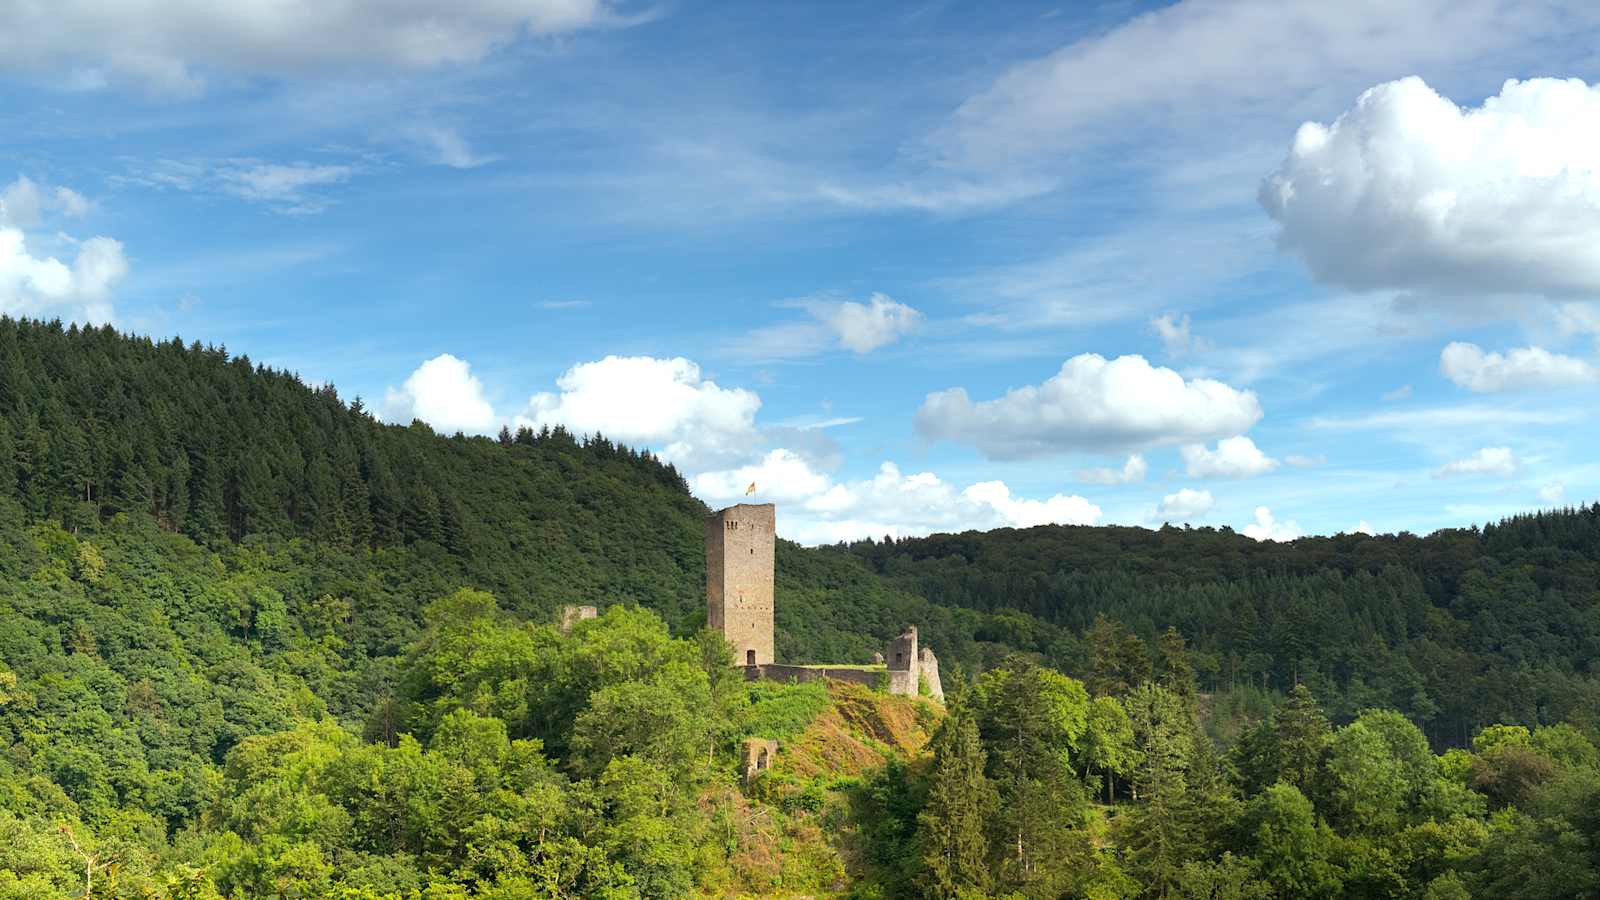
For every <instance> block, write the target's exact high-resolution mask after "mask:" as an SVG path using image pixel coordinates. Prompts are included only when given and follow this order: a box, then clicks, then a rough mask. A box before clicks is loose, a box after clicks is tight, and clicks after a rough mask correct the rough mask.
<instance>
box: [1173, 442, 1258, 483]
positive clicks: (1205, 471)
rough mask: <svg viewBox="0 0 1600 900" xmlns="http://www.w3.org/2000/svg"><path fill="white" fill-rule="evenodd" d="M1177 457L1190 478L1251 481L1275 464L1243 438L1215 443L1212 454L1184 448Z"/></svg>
mask: <svg viewBox="0 0 1600 900" xmlns="http://www.w3.org/2000/svg"><path fill="white" fill-rule="evenodd" d="M1178 453H1179V455H1180V456H1182V457H1183V464H1184V468H1185V471H1186V472H1187V473H1188V475H1189V477H1190V478H1254V477H1255V476H1257V475H1265V474H1266V473H1268V472H1271V471H1272V470H1273V469H1276V468H1277V467H1278V461H1277V460H1275V459H1273V458H1272V457H1270V456H1268V455H1266V454H1265V453H1262V452H1261V448H1259V447H1257V446H1256V442H1255V441H1252V440H1250V439H1249V438H1248V437H1245V436H1244V435H1239V436H1237V437H1231V438H1225V439H1223V440H1220V441H1218V442H1217V449H1215V450H1207V449H1206V448H1205V446H1204V445H1202V444H1187V445H1185V446H1183V447H1181V448H1179V450H1178Z"/></svg>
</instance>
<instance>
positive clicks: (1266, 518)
mask: <svg viewBox="0 0 1600 900" xmlns="http://www.w3.org/2000/svg"><path fill="white" fill-rule="evenodd" d="M1301 534H1303V532H1302V531H1301V530H1300V526H1299V525H1297V524H1295V522H1293V521H1288V522H1279V521H1278V520H1277V518H1276V517H1275V516H1273V515H1272V510H1270V509H1268V508H1267V507H1265V506H1258V507H1256V520H1255V522H1254V523H1252V524H1250V525H1246V526H1245V527H1244V535H1245V537H1248V538H1253V539H1255V540H1258V541H1292V540H1294V539H1296V538H1298V537H1300V536H1301Z"/></svg>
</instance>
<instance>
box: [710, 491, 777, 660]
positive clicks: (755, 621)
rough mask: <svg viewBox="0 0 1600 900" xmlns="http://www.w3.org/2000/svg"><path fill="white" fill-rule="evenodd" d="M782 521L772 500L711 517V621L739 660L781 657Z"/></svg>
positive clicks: (728, 509) (744, 505) (722, 512)
mask: <svg viewBox="0 0 1600 900" xmlns="http://www.w3.org/2000/svg"><path fill="white" fill-rule="evenodd" d="M777 522H778V515H777V508H776V507H775V506H773V505H772V504H771V503H763V504H751V503H741V504H739V505H737V506H730V507H728V508H727V509H724V510H721V511H719V512H715V513H712V514H711V515H710V516H707V517H706V624H707V625H709V626H710V627H711V628H713V629H715V630H717V631H720V632H722V636H723V637H724V638H726V639H727V641H728V643H730V644H732V645H733V649H734V661H735V662H736V663H737V664H738V665H742V666H762V665H767V664H769V663H772V662H774V661H775V660H776V655H775V653H774V652H773V640H772V633H773V626H772V570H773V565H774V555H775V553H776V549H777V535H776V531H777Z"/></svg>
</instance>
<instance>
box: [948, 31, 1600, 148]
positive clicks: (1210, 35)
mask: <svg viewBox="0 0 1600 900" xmlns="http://www.w3.org/2000/svg"><path fill="white" fill-rule="evenodd" d="M1597 16H1600V11H1597V10H1596V8H1595V7H1594V5H1593V4H1592V3H1587V2H1584V0H1525V2H1520V3H1504V2H1499V0H1411V2H1407V3H1400V4H1397V3H1391V2H1385V0H1349V2H1343V3H1338V4H1331V5H1330V4H1325V3H1310V2H1291V3H1285V2H1282V0H1180V2H1176V3H1172V4H1170V5H1167V6H1163V7H1161V8H1158V9H1154V10H1152V11H1150V12H1146V13H1143V14H1141V15H1137V16H1134V17H1133V18H1131V19H1129V20H1128V21H1126V22H1123V23H1122V24H1120V25H1117V26H1116V27H1114V28H1111V29H1109V30H1104V31H1102V30H1100V29H1090V30H1091V32H1092V36H1090V37H1086V38H1084V39H1082V40H1079V41H1076V42H1074V43H1072V44H1069V45H1067V46H1065V47H1062V48H1061V49H1059V50H1056V51H1055V52H1053V53H1050V54H1049V55H1047V56H1044V57H1042V58H1039V59H1035V60H1029V61H1027V62H1024V63H1021V64H1019V65H1016V66H1013V67H1012V68H1010V69H1008V70H1007V71H1006V72H1004V73H1003V74H1002V75H1001V76H1000V77H999V78H997V79H996V80H995V81H994V82H993V84H991V85H990V86H989V87H988V88H987V89H986V90H984V91H982V92H980V93H979V94H977V95H976V96H974V97H972V98H970V99H969V100H967V101H966V102H965V103H964V104H962V106H961V107H960V109H959V110H958V111H957V112H956V114H955V116H954V117H953V118H952V120H951V121H950V122H949V123H948V125H947V126H946V127H945V128H943V129H942V130H941V131H940V133H938V134H937V135H935V137H934V144H935V147H936V150H937V151H940V152H942V154H943V155H944V156H945V157H947V158H950V159H953V160H959V161H965V162H969V163H976V164H981V165H989V166H994V167H997V168H998V167H1005V168H1007V169H1011V170H1015V169H1017V168H1018V167H1019V166H1021V165H1023V164H1024V163H1027V162H1030V161H1040V160H1044V161H1048V160H1051V159H1052V158H1060V156H1061V155H1063V153H1062V151H1063V150H1064V149H1068V148H1070V149H1071V150H1072V151H1074V154H1073V155H1078V154H1081V152H1082V150H1083V148H1085V147H1086V146H1092V145H1093V144H1095V143H1103V142H1108V141H1115V140H1117V139H1118V137H1119V136H1128V137H1129V139H1141V138H1144V134H1143V133H1142V132H1141V130H1140V129H1139V127H1138V126H1141V125H1148V126H1151V127H1154V128H1165V129H1179V128H1183V127H1194V128H1204V129H1208V130H1212V131H1216V130H1218V119H1219V117H1220V116H1222V115H1227V116H1229V117H1230V121H1234V122H1237V120H1239V119H1249V118H1250V117H1256V118H1261V117H1268V118H1274V117H1275V116H1276V115H1278V114H1281V110H1283V109H1285V108H1296V107H1297V106H1302V107H1303V106H1305V105H1306V104H1308V103H1312V102H1314V101H1315V100H1318V99H1322V98H1325V97H1326V95H1327V93H1328V92H1330V91H1339V90H1343V91H1348V90H1350V86H1351V85H1352V84H1354V85H1361V86H1364V85H1370V84H1372V83H1373V82H1374V81H1377V80H1381V79H1386V78H1392V77H1395V76H1396V75H1398V74H1402V73H1406V72H1418V71H1427V70H1430V69H1434V70H1438V69H1445V70H1448V69H1449V68H1450V67H1451V66H1452V65H1453V64H1457V63H1465V62H1468V61H1473V60H1482V59H1484V58H1486V57H1490V56H1491V55H1493V56H1494V58H1498V59H1502V60H1504V59H1506V58H1507V57H1510V58H1511V59H1521V60H1525V61H1528V62H1535V63H1540V65H1539V66H1538V68H1543V69H1548V68H1549V67H1550V66H1551V65H1552V64H1553V61H1552V56H1553V55H1554V54H1555V53H1556V52H1558V51H1557V50H1556V49H1555V48H1554V47H1553V46H1552V44H1554V43H1558V42H1559V40H1560V39H1565V38H1567V37H1568V36H1569V35H1572V34H1581V33H1583V32H1584V29H1585V28H1586V27H1588V26H1590V25H1592V24H1593V23H1594V22H1595V21H1596V18H1597ZM1552 39H1554V40H1552ZM1307 48H1316V49H1315V52H1307ZM1502 65H1503V66H1509V63H1502ZM1511 67H1513V68H1525V66H1511ZM1238 132H1239V130H1238V129H1237V128H1233V129H1225V130H1224V131H1223V133H1225V134H1227V136H1228V138H1229V139H1230V140H1237V139H1238Z"/></svg>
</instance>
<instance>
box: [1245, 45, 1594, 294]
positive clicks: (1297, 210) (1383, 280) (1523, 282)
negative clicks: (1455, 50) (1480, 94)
mask: <svg viewBox="0 0 1600 900" xmlns="http://www.w3.org/2000/svg"><path fill="white" fill-rule="evenodd" d="M1260 200H1261V204H1262V206H1263V207H1265V208H1266V210H1267V212H1268V213H1269V214H1270V215H1271V216H1272V217H1273V218H1274V219H1276V220H1277V221H1278V223H1279V225H1280V226H1281V231H1280V243H1281V246H1282V247H1283V248H1285V249H1287V250H1289V251H1292V252H1294V253H1296V254H1298V255H1299V256H1300V257H1301V258H1302V259H1304V261H1305V263H1306V265H1307V266H1308V267H1309V268H1310V269H1311V272H1312V273H1313V275H1315V276H1316V277H1317V278H1318V279H1319V280H1322V281H1325V282H1328V283H1331V284H1338V285H1342V286H1345V287H1351V288H1357V289H1376V288H1390V289H1400V290H1410V291H1418V292H1423V293H1429V294H1444V295H1449V294H1461V293H1467V294H1480V295H1481V294H1485V293H1507V294H1529V293H1533V294H1543V295H1547V296H1562V295H1572V294H1580V293H1592V292H1594V291H1595V290H1597V289H1600V88H1592V87H1590V86H1589V85H1587V84H1585V83H1583V82H1582V81H1578V80H1576V79H1573V80H1565V81H1563V80H1557V79H1549V78H1537V79H1530V80H1528V81H1515V80H1512V81H1507V82H1506V83H1505V85H1504V86H1503V87H1502V88H1501V90H1500V93H1499V94H1498V95H1496V96H1494V97H1490V98H1489V99H1488V100H1486V101H1484V103H1483V105H1482V106H1479V107H1476V108H1471V109H1462V108H1461V107H1458V106H1456V105H1455V104H1454V103H1452V102H1451V101H1449V100H1447V99H1445V98H1444V97H1441V96H1439V95H1438V94H1437V93H1435V92H1434V91H1433V89H1432V88H1430V87H1428V85H1427V84H1425V83H1423V81H1422V80H1421V79H1419V78H1414V77H1413V78H1405V79H1401V80H1399V81H1392V82H1388V83H1385V84H1380V85H1378V86H1377V87H1374V88H1372V89H1370V90H1368V91H1367V92H1366V93H1364V94H1362V95H1361V97H1360V99H1358V100H1357V101H1356V104H1355V106H1354V107H1353V108H1351V109H1350V110H1348V111H1347V112H1345V113H1344V114H1342V115H1341V116H1339V117H1338V119H1336V120H1335V121H1334V122H1333V124H1332V125H1323V124H1320V123H1317V122H1307V123H1305V124H1304V125H1302V126H1300V130H1299V131H1298V132H1297V133H1296V134H1295V138H1294V142H1293V144H1292V146H1291V147H1290V149H1289V154H1288V156H1287V157H1286V158H1285V159H1284V161H1283V163H1282V164H1281V165H1280V166H1279V168H1278V170H1277V171H1276V172H1274V173H1273V174H1271V175H1270V176H1268V177H1267V179H1266V180H1265V181H1264V182H1263V184H1262V186H1261V192H1260Z"/></svg>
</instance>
